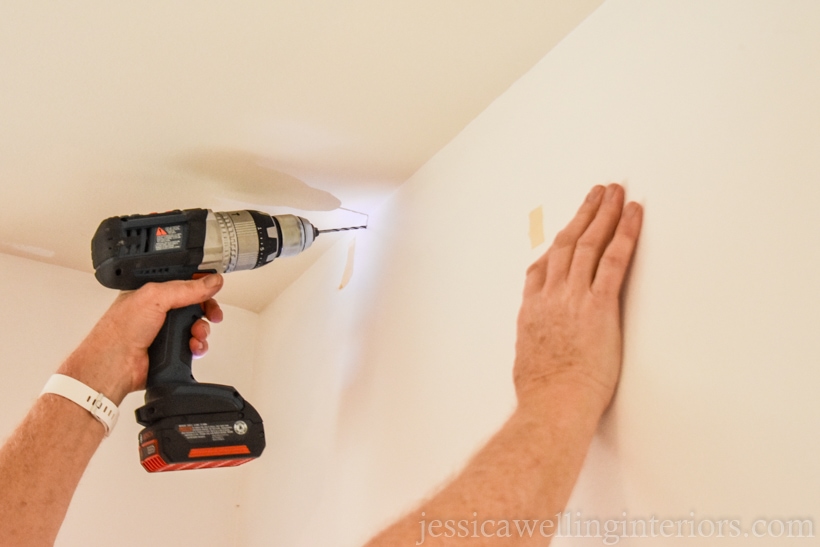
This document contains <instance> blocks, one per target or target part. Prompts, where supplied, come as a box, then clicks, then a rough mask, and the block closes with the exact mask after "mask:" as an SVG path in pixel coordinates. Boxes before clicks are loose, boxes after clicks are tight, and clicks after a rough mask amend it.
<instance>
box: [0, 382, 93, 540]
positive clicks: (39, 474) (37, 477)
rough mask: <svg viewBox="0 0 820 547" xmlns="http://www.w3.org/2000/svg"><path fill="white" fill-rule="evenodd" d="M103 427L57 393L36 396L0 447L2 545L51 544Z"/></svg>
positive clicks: (0, 527) (0, 537)
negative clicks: (20, 420)
mask: <svg viewBox="0 0 820 547" xmlns="http://www.w3.org/2000/svg"><path fill="white" fill-rule="evenodd" d="M104 431H105V430H104V428H103V426H102V424H101V423H100V422H98V421H97V420H96V419H95V418H94V417H93V416H92V415H91V414H90V413H89V412H88V411H86V410H84V409H83V408H81V407H79V406H78V405H76V404H75V403H73V402H71V401H69V400H68V399H65V398H63V397H60V396H59V395H54V394H45V395H43V396H41V397H40V398H38V399H37V401H36V402H35V404H34V406H33V407H32V408H31V410H30V411H29V413H28V415H27V416H26V417H25V419H24V420H23V422H22V423H21V424H20V425H19V426H18V427H17V429H16V430H15V431H14V433H12V435H11V437H10V438H9V439H8V441H7V442H6V443H5V445H4V446H3V448H2V449H0V477H3V479H4V480H3V496H2V497H0V545H15V546H45V545H52V544H53V543H54V539H55V538H56V537H57V533H58V531H59V529H60V525H61V524H62V522H63V519H64V518H65V514H66V511H67V510H68V504H69V502H70V501H71V497H72V495H73V494H74V490H75V489H76V488H77V484H78V483H79V481H80V477H81V476H82V474H83V471H85V468H86V466H87V465H88V462H89V461H90V460H91V456H92V455H93V454H94V451H95V450H96V449H97V447H98V446H99V444H100V441H101V440H102V439H103V436H104Z"/></svg>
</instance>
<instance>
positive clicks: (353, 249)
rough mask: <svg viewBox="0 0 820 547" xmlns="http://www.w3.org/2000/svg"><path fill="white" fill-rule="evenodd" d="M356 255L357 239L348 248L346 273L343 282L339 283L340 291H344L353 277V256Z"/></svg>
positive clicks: (343, 275)
mask: <svg viewBox="0 0 820 547" xmlns="http://www.w3.org/2000/svg"><path fill="white" fill-rule="evenodd" d="M355 254H356V238H355V237H354V238H353V240H352V241H351V242H350V245H349V246H348V247H347V264H345V271H344V273H343V274H342V282H341V283H339V290H342V289H344V288H345V287H346V286H347V284H348V283H349V282H350V278H351V277H353V256H354V255H355Z"/></svg>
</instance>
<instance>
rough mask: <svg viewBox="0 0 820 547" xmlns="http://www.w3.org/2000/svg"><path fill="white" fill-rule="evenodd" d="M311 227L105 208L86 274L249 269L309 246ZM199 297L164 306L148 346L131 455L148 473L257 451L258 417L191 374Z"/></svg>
mask: <svg viewBox="0 0 820 547" xmlns="http://www.w3.org/2000/svg"><path fill="white" fill-rule="evenodd" d="M318 234H319V231H318V230H316V228H314V227H313V225H312V224H311V223H310V222H308V221H307V220H306V219H304V218H301V217H298V216H295V215H278V216H271V215H267V214H265V213H261V212H259V211H230V212H214V211H211V210H207V209H187V210H182V211H180V210H177V211H170V212H168V213H159V214H150V215H131V216H124V217H112V218H109V219H107V220H105V221H103V222H102V224H100V227H99V228H98V229H97V232H96V234H95V235H94V238H93V240H92V242H91V258H92V262H93V264H94V270H95V276H96V277H97V280H98V281H99V282H100V283H102V284H103V285H104V286H106V287H109V288H111V289H119V290H134V289H138V288H139V287H141V286H143V285H144V284H146V283H149V282H164V281H171V280H177V279H191V278H192V277H194V276H195V275H197V274H208V273H230V272H233V271H236V270H249V269H253V268H259V267H261V266H264V265H266V264H269V263H270V262H272V261H273V260H274V259H275V258H279V257H287V256H293V255H296V254H299V253H300V252H302V251H304V250H305V249H307V248H309V247H310V246H311V244H312V243H313V241H314V239H315V238H316V237H317V236H318ZM202 315H203V312H202V308H201V306H200V305H199V304H195V305H192V306H188V307H185V308H180V309H175V310H171V311H170V312H168V314H167V315H166V318H165V323H164V324H163V326H162V329H161V330H160V332H159V334H158V335H157V337H156V339H155V340H154V342H153V343H152V344H151V347H150V348H149V349H148V361H149V365H148V379H147V382H146V391H145V405H144V406H142V407H140V408H139V409H137V411H136V415H137V422H139V423H140V424H141V425H143V426H144V427H145V429H143V430H142V431H141V432H140V435H139V445H140V461H141V463H142V465H143V467H144V468H145V469H146V470H147V471H149V472H156V471H174V470H182V469H202V468H213V467H230V466H236V465H241V464H243V463H246V462H249V461H251V460H253V459H255V458H257V457H259V456H260V455H261V454H262V451H263V450H264V448H265V431H264V427H263V425H262V418H261V417H260V416H259V413H258V412H257V411H256V409H254V408H253V406H252V405H251V404H250V403H249V402H248V401H246V400H245V399H244V398H242V396H241V395H240V394H239V392H238V391H237V390H236V389H235V388H233V387H232V386H226V385H220V384H206V383H200V382H197V381H196V380H195V379H194V376H193V374H192V371H191V361H192V355H191V350H190V347H189V345H188V340H189V339H190V336H191V327H192V326H193V324H194V323H195V322H196V320H197V319H199V318H200V317H202Z"/></svg>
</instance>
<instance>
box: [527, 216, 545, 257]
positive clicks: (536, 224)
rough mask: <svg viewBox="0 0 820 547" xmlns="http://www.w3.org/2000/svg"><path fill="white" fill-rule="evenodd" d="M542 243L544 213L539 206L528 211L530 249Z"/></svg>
mask: <svg viewBox="0 0 820 547" xmlns="http://www.w3.org/2000/svg"><path fill="white" fill-rule="evenodd" d="M542 243H544V211H543V209H541V206H540V205H539V206H538V207H536V208H535V209H533V210H532V211H530V248H531V249H535V248H536V247H538V246H539V245H541V244H542Z"/></svg>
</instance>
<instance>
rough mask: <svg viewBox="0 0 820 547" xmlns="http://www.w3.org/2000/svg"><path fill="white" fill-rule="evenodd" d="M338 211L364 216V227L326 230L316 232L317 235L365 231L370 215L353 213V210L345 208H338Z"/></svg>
mask: <svg viewBox="0 0 820 547" xmlns="http://www.w3.org/2000/svg"><path fill="white" fill-rule="evenodd" d="M339 209H341V210H343V211H350V212H351V213H356V214H357V215H362V216H364V226H348V227H347V228H328V229H327V230H317V231H316V233H317V234H324V233H327V232H346V231H347V230H366V229H367V225H368V224H370V215H368V214H367V213H361V212H359V211H354V210H353V209H348V208H346V207H339Z"/></svg>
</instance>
